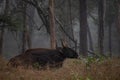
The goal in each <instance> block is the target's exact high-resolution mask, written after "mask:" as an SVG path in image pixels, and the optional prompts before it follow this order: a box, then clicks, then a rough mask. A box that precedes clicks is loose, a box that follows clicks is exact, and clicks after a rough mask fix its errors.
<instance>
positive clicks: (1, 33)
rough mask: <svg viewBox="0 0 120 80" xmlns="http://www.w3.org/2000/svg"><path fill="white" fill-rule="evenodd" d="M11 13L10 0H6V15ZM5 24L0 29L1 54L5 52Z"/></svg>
mask: <svg viewBox="0 0 120 80" xmlns="http://www.w3.org/2000/svg"><path fill="white" fill-rule="evenodd" d="M8 13H9V0H6V2H5V10H4V16H7V15H8ZM2 25H3V26H2V27H1V31H0V55H2V53H3V43H4V42H3V41H4V40H3V39H4V27H5V23H3V24H2Z"/></svg>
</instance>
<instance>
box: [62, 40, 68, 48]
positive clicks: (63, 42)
mask: <svg viewBox="0 0 120 80" xmlns="http://www.w3.org/2000/svg"><path fill="white" fill-rule="evenodd" d="M61 44H62V47H67V43H66V41H63V40H62V39H61Z"/></svg>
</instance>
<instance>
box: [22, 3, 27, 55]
mask: <svg viewBox="0 0 120 80" xmlns="http://www.w3.org/2000/svg"><path fill="white" fill-rule="evenodd" d="M22 8H23V32H22V53H24V51H25V50H26V42H27V37H26V29H27V28H26V27H27V24H26V21H27V16H26V10H27V4H26V3H24V2H23V7H22Z"/></svg>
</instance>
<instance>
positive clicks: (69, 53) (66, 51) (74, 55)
mask: <svg viewBox="0 0 120 80" xmlns="http://www.w3.org/2000/svg"><path fill="white" fill-rule="evenodd" d="M59 51H60V52H61V53H62V55H63V56H64V57H66V58H78V54H77V53H76V52H75V51H74V50H73V49H71V48H69V47H68V46H67V44H66V43H65V42H64V41H62V48H59Z"/></svg>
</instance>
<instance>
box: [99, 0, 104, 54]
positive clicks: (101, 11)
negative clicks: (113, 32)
mask: <svg viewBox="0 0 120 80" xmlns="http://www.w3.org/2000/svg"><path fill="white" fill-rule="evenodd" d="M98 18H99V25H98V26H99V27H98V49H99V54H103V50H104V46H103V41H104V0H99V1H98Z"/></svg>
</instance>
